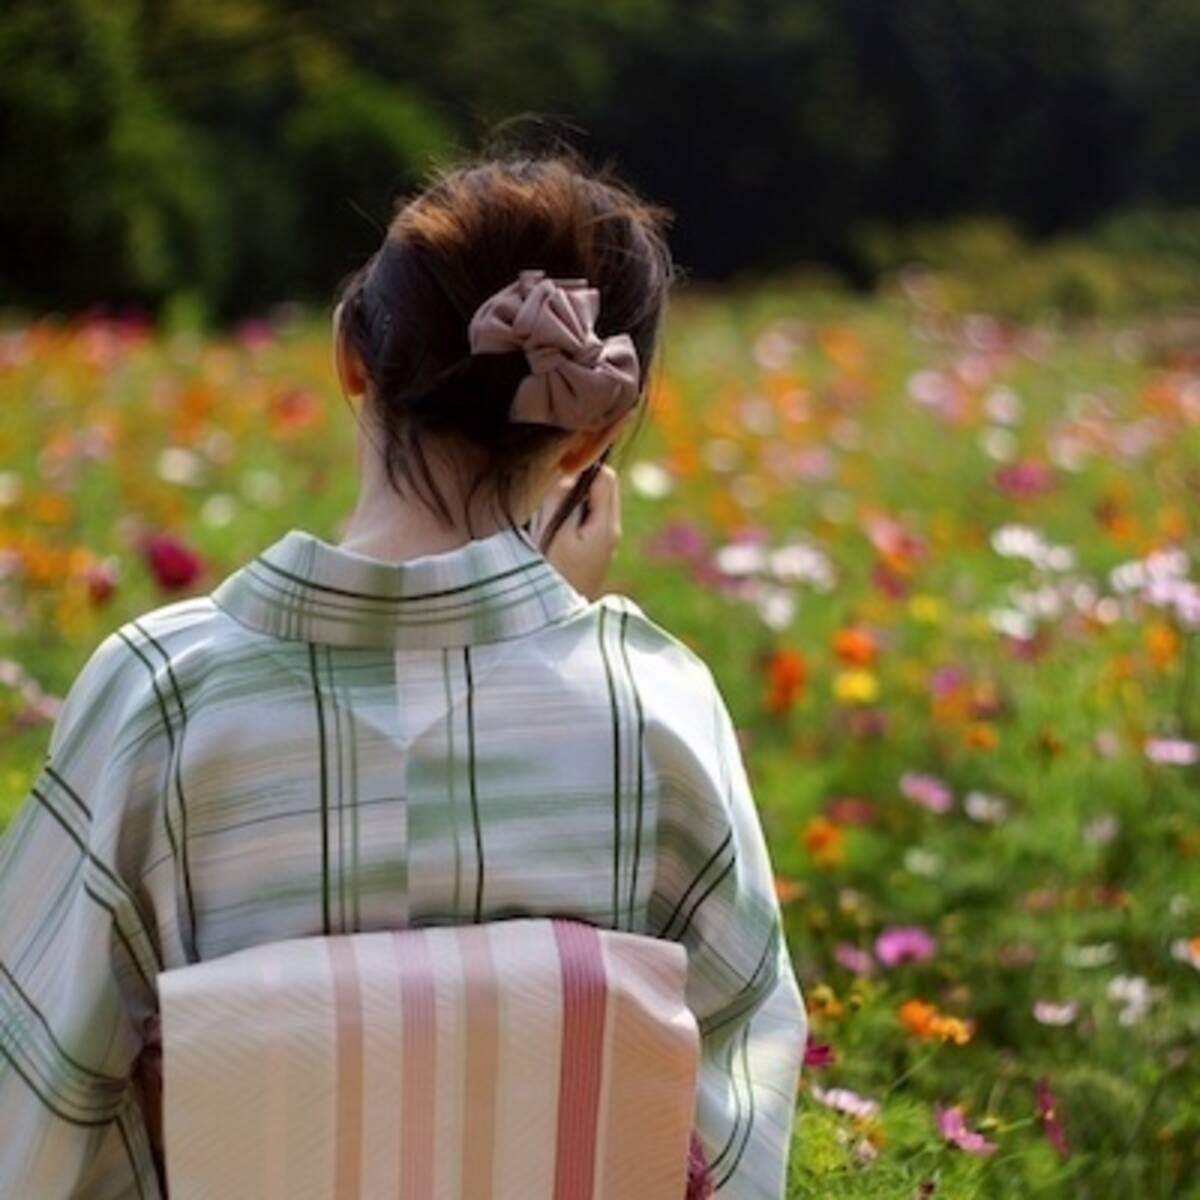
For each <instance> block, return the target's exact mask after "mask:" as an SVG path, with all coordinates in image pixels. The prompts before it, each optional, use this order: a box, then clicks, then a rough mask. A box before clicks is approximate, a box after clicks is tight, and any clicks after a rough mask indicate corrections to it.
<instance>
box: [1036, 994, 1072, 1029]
mask: <svg viewBox="0 0 1200 1200" xmlns="http://www.w3.org/2000/svg"><path fill="white" fill-rule="evenodd" d="M1078 1015H1079V1005H1078V1004H1076V1003H1075V1001H1074V1000H1066V1001H1064V1002H1063V1003H1061V1004H1056V1003H1055V1002H1054V1001H1053V1000H1039V1001H1037V1003H1036V1004H1034V1006H1033V1019H1034V1020H1035V1021H1037V1022H1039V1023H1040V1024H1042V1025H1070V1023H1071V1022H1072V1021H1073V1020H1075V1018H1076V1017H1077V1016H1078Z"/></svg>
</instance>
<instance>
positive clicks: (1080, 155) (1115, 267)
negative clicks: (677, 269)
mask: <svg viewBox="0 0 1200 1200" xmlns="http://www.w3.org/2000/svg"><path fill="white" fill-rule="evenodd" d="M1198 61H1200V8H1198V7H1197V6H1196V5H1195V4H1192V3H1190V0H1153V2H1152V3H1150V4H1149V6H1148V7H1147V6H1135V5H1133V4H1131V3H1129V2H1128V0H1105V2H1104V3H1093V2H1092V0H1061V2H1060V3H1056V4H1053V5H1003V4H995V3H994V2H993V0H908V2H906V3H904V4H879V3H877V2H876V0H839V3H837V4H826V3H821V0H765V2H763V3H758V4H753V5H747V4H744V3H728V2H724V0H721V2H717V0H710V2H706V3H702V4H695V3H688V4H684V3H683V2H682V0H619V2H614V3H605V4H602V5H601V4H595V3H591V2H588V0H522V2H521V3H518V4H515V5H510V6H508V7H507V8H505V9H503V11H501V9H499V8H498V7H497V6H496V5H495V4H494V3H490V2H488V0H461V2H457V3H453V4H447V3H445V2H444V0H409V2H408V3H405V4H402V5H401V4H396V5H383V4H361V5H344V4H334V3H333V2H332V0H299V2H298V3H288V4H284V3H282V2H281V0H205V2H204V3H191V4H189V3H185V2H184V0H57V2H55V3H52V4H46V3H44V2H43V0H9V2H8V3H7V4H6V5H4V7H3V9H2V10H0V164H2V165H3V168H4V177H5V187H4V189H3V193H2V194H0V236H3V238H4V240H5V245H6V254H5V256H4V259H3V261H2V262H0V301H3V302H5V303H8V304H23V305H25V306H26V307H27V308H30V309H35V308H65V309H74V308H79V307H83V306H86V305H87V304H89V303H94V302H95V301H96V300H97V299H98V298H101V297H102V298H103V300H104V301H105V302H108V303H122V302H138V303H142V304H146V305H150V306H157V305H159V304H160V303H161V302H162V300H163V298H164V297H165V296H167V295H169V294H170V293H171V292H172V291H174V290H175V289H178V288H183V289H190V290H196V291H199V292H201V293H202V294H203V295H204V297H205V299H206V301H207V303H208V304H209V306H210V310H211V311H212V312H213V313H214V314H215V315H217V316H219V317H222V318H228V317H233V316H237V315H240V314H245V313H249V312H252V311H255V310H260V309H262V308H264V307H266V306H268V305H269V304H270V303H272V302H274V301H277V300H279V299H280V298H281V297H288V298H303V299H308V300H315V301H318V302H324V301H325V300H326V299H327V298H328V296H329V294H330V291H331V289H332V288H333V286H334V285H335V283H336V282H337V280H338V279H339V278H340V277H341V276H342V275H343V274H344V273H345V272H346V271H347V270H348V269H350V268H351V267H352V266H354V265H356V263H357V262H358V261H360V260H361V258H362V257H363V256H365V254H366V253H369V251H370V250H371V249H372V248H373V247H374V245H375V244H376V242H377V238H378V233H379V226H380V225H381V224H382V223H383V222H384V221H386V219H387V216H388V215H389V211H390V208H391V204H392V200H393V198H394V197H395V196H396V195H397V193H403V192H404V191H406V190H407V189H408V188H410V187H412V186H413V185H414V184H416V183H417V182H418V181H419V180H420V179H421V178H422V177H423V174H424V172H425V171H426V169H427V168H428V167H429V166H430V165H431V164H432V163H433V162H434V161H435V160H436V159H438V158H440V157H443V156H446V155H448V154H450V153H451V152H453V151H454V150H456V149H459V148H472V147H474V146H476V145H478V144H479V143H480V141H481V140H482V139H483V138H484V136H485V135H486V134H487V133H488V132H489V131H490V130H491V129H492V127H493V125H494V123H496V122H499V121H502V120H504V119H505V118H509V117H511V116H513V115H515V114H529V113H530V112H532V113H535V114H545V115H546V116H547V118H548V124H549V127H550V129H549V131H546V130H542V129H540V127H539V126H538V125H537V124H536V123H533V122H531V123H530V125H529V134H528V136H529V138H530V140H531V141H533V142H537V141H539V140H540V139H542V138H543V136H546V137H548V136H550V133H551V132H558V133H561V134H562V135H563V136H564V137H566V138H567V140H570V141H575V142H578V143H580V144H581V146H582V148H583V149H584V150H585V151H587V152H589V153H591V154H592V155H593V156H594V157H595V158H597V159H609V160H613V161H615V163H616V164H617V165H618V166H619V167H620V168H621V169H622V170H623V171H624V173H625V174H626V175H628V176H629V177H630V178H631V180H632V181H633V182H635V183H636V184H637V185H639V186H640V187H642V188H643V189H644V190H646V191H647V192H648V193H650V194H652V195H653V196H654V198H656V199H658V200H660V201H661V202H663V203H665V204H667V205H669V206H671V207H672V208H674V209H675V210H676V211H677V213H678V214H679V215H680V219H679V221H678V222H677V225H676V228H675V230H674V234H673V241H674V245H675V248H676V252H677V254H678V256H679V258H680V260H681V262H683V263H684V264H685V265H686V267H687V268H688V269H689V270H690V271H691V272H692V273H693V274H694V275H695V276H697V277H700V278H709V279H714V280H718V281H724V280H729V279H732V278H733V277H735V276H737V275H740V274H749V275H753V274H755V273H762V272H774V271H778V270H783V269H787V268H789V267H793V266H798V265H800V264H804V263H825V264H828V266H829V267H830V268H832V269H834V270H835V271H836V272H838V273H839V274H840V275H841V276H843V277H845V278H847V279H848V280H851V281H853V282H854V283H857V284H865V283H867V282H870V281H871V279H872V278H873V272H874V270H875V267H874V265H873V264H877V263H878V262H880V261H881V260H887V259H890V258H891V257H893V256H894V253H895V251H896V250H897V249H898V243H895V242H894V239H893V244H891V245H890V248H889V246H887V245H879V244H873V243H878V242H881V241H882V242H887V241H888V239H887V238H882V239H881V238H879V237H876V236H874V235H866V236H863V235H860V234H859V233H858V232H857V231H858V230H860V229H861V228H862V227H864V226H870V225H871V224H873V223H874V224H877V223H879V222H887V223H890V224H894V225H896V226H898V227H901V228H905V229H908V228H910V227H920V226H923V225H924V226H936V225H937V224H938V223H940V222H942V221H944V220H946V219H947V218H948V217H950V216H953V215H954V214H961V213H976V214H978V213H985V214H995V215H996V218H997V220H1003V221H1007V222H1010V223H1011V225H1012V227H1013V228H1019V229H1022V230H1027V231H1029V233H1030V236H1032V237H1035V238H1036V239H1037V245H1038V246H1039V249H1038V251H1037V257H1038V258H1039V259H1043V258H1044V259H1045V261H1044V262H1039V263H1038V264H1036V265H1033V266H1029V267H1028V269H1026V270H1025V271H1024V272H1023V277H1021V278H1016V277H1015V276H1014V275H1013V272H1012V271H1010V270H1008V267H1007V265H1006V264H1005V263H1003V262H999V263H998V264H997V265H998V266H999V267H1000V268H1002V269H1001V272H1000V274H1001V275H1002V276H1003V278H1000V279H998V280H997V281H996V284H995V286H996V287H997V289H998V292H999V297H998V299H997V300H996V302H995V307H996V308H997V309H998V310H1001V311H1011V312H1033V311H1035V310H1037V309H1038V308H1039V307H1045V308H1047V309H1049V308H1055V309H1061V310H1062V311H1063V312H1068V313H1078V314H1081V315H1084V314H1095V313H1103V312H1114V311H1119V310H1132V309H1133V308H1135V307H1137V306H1138V305H1139V304H1143V305H1147V306H1150V307H1161V306H1164V305H1168V304H1171V303H1177V302H1180V301H1181V300H1182V301H1187V302H1191V300H1192V298H1193V297H1194V295H1195V285H1194V283H1193V282H1192V280H1193V279H1194V276H1195V274H1196V272H1195V263H1196V256H1197V248H1196V247H1197V240H1198V235H1197V233H1196V218H1195V217H1194V215H1192V216H1187V215H1186V214H1185V215H1181V216H1175V215H1171V210H1173V209H1179V208H1187V207H1188V206H1193V207H1194V206H1195V205H1196V203H1197V202H1200V153H1197V152H1196V148H1197V145H1198V143H1200V106H1197V105H1196V104H1194V103H1191V102H1190V101H1191V97H1192V94H1193V91H1194V80H1195V75H1196V64H1197V62H1198ZM1127 210H1128V211H1129V212H1130V214H1131V215H1130V216H1127V217H1122V216H1118V217H1117V218H1115V219H1114V220H1113V221H1112V222H1109V223H1105V224H1103V225H1101V226H1100V227H1099V228H1098V229H1097V230H1096V231H1095V233H1094V236H1089V237H1088V238H1087V239H1086V243H1087V244H1086V246H1078V245H1074V244H1071V243H1068V244H1065V245H1063V246H1058V247H1055V248H1053V249H1051V248H1049V247H1046V246H1045V241H1046V239H1047V238H1050V237H1054V236H1065V235H1069V234H1074V235H1078V234H1079V231H1081V230H1085V229H1087V228H1088V227H1089V226H1091V225H1093V224H1094V223H1095V222H1096V221H1097V220H1098V219H1099V218H1100V217H1102V215H1103V214H1105V213H1114V212H1115V213H1122V212H1125V211H1127ZM950 236H951V237H952V239H953V240H955V241H956V242H958V243H959V244H958V245H956V246H950V245H947V246H944V247H942V249H943V250H945V251H946V252H947V253H949V254H950V256H951V258H952V259H954V260H955V261H957V262H959V263H963V262H974V263H975V268H976V274H978V273H982V272H983V271H985V269H986V268H985V266H984V264H985V263H997V255H1000V256H1003V253H1004V246H1005V244H1006V241H1007V239H1008V235H1007V234H1006V233H1005V232H1004V226H1002V225H1000V224H998V223H997V221H996V220H978V219H977V220H974V221H973V222H972V223H970V224H969V225H967V226H964V227H962V228H961V229H959V230H958V232H955V233H953V234H952V235H950ZM905 237H906V238H907V235H905ZM964 239H965V240H964ZM933 240H934V242H935V243H936V242H937V241H938V238H937V237H936V236H935V237H934V239H933ZM917 241H918V242H920V243H921V248H922V252H923V253H925V252H927V253H929V254H933V255H935V256H936V255H938V254H939V253H941V252H942V251H941V250H939V248H938V246H937V245H930V244H928V242H929V239H928V238H926V237H925V236H924V234H921V235H919V236H917ZM1189 264H1190V266H1189ZM976 274H972V272H971V271H968V270H962V271H959V270H958V269H957V268H956V274H955V276H954V278H953V279H951V278H950V277H949V276H947V278H946V280H945V282H944V287H945V290H946V296H947V298H948V299H950V300H953V301H955V302H958V301H959V300H961V302H963V303H978V301H977V300H976V299H975V296H976V295H977V294H978V291H979V289H980V287H981V283H980V281H979V279H978V278H977V277H976ZM960 276H961V277H960ZM1181 276H1182V278H1181Z"/></svg>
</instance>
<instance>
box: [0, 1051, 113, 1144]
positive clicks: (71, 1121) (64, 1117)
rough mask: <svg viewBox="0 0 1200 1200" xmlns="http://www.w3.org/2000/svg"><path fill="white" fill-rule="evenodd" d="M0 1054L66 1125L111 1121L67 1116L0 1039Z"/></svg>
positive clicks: (91, 1126)
mask: <svg viewBox="0 0 1200 1200" xmlns="http://www.w3.org/2000/svg"><path fill="white" fill-rule="evenodd" d="M0 1054H3V1055H4V1057H5V1058H6V1059H8V1062H9V1065H10V1066H11V1067H12V1069H13V1070H14V1071H16V1073H17V1074H18V1075H19V1076H20V1077H21V1078H22V1079H23V1080H24V1081H25V1086H26V1087H28V1088H29V1090H30V1091H31V1092H32V1093H33V1094H34V1095H35V1096H36V1097H37V1098H38V1099H39V1100H40V1101H41V1102H42V1104H43V1105H45V1107H46V1108H47V1109H49V1110H50V1112H52V1113H53V1114H54V1115H55V1116H56V1117H58V1118H59V1120H62V1121H66V1122H67V1124H68V1125H77V1126H78V1127H79V1128H81V1129H99V1128H101V1127H103V1126H105V1125H109V1124H111V1123H112V1117H111V1116H108V1117H100V1118H97V1119H95V1120H92V1121H85V1120H81V1119H80V1118H78V1117H69V1116H67V1114H66V1113H65V1112H62V1111H61V1110H59V1109H57V1108H55V1107H54V1105H53V1104H52V1103H51V1102H50V1101H49V1100H48V1099H47V1098H46V1097H45V1096H43V1095H42V1093H41V1092H40V1091H39V1090H38V1089H37V1087H36V1086H35V1084H34V1082H33V1080H32V1079H30V1078H29V1076H28V1075H26V1074H25V1072H24V1071H23V1070H21V1067H20V1065H19V1064H18V1063H17V1060H16V1059H15V1058H13V1056H12V1054H11V1052H10V1051H9V1049H8V1047H7V1046H5V1044H4V1042H3V1041H0Z"/></svg>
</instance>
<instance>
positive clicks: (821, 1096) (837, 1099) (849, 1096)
mask: <svg viewBox="0 0 1200 1200" xmlns="http://www.w3.org/2000/svg"><path fill="white" fill-rule="evenodd" d="M811 1091H812V1096H813V1099H814V1100H818V1101H820V1102H821V1103H822V1104H824V1105H825V1106H826V1107H827V1108H833V1109H836V1110H837V1111H838V1112H842V1113H846V1114H847V1115H848V1116H851V1117H859V1118H862V1119H864V1120H865V1119H867V1118H869V1117H873V1116H875V1115H876V1114H877V1113H878V1112H879V1104H878V1102H877V1101H875V1100H867V1099H865V1098H864V1097H862V1096H860V1095H859V1094H858V1093H857V1092H852V1091H851V1090H850V1089H849V1088H837V1087H835V1088H828V1089H826V1088H823V1087H821V1086H820V1085H819V1084H815V1083H814V1084H813V1085H812V1088H811Z"/></svg>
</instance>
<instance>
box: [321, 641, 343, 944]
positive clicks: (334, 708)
mask: <svg viewBox="0 0 1200 1200" xmlns="http://www.w3.org/2000/svg"><path fill="white" fill-rule="evenodd" d="M325 676H326V678H327V679H328V680H329V706H330V724H331V725H332V727H333V744H334V746H335V748H336V750H337V822H338V825H337V831H338V836H337V880H338V921H339V923H340V929H341V932H342V933H345V932H346V849H345V842H346V815H345V796H344V791H345V789H344V786H343V780H342V771H343V766H342V721H341V716H340V714H339V712H338V699H337V685H336V684H335V683H334V680H333V651H332V649H331V648H330V647H329V646H326V647H325Z"/></svg>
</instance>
